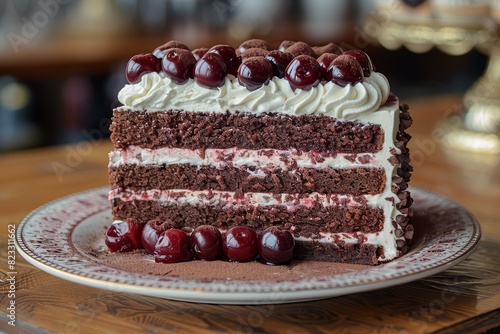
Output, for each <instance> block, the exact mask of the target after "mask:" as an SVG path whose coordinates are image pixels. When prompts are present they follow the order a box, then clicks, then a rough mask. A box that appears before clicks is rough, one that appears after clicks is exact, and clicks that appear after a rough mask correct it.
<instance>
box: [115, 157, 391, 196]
mask: <svg viewBox="0 0 500 334" xmlns="http://www.w3.org/2000/svg"><path fill="white" fill-rule="evenodd" d="M252 174H253V173H252V172H249V171H244V170H241V169H239V168H234V167H226V168H224V169H222V170H220V169H217V168H215V167H209V166H202V167H198V166H192V165H187V164H182V165H163V166H157V165H146V166H139V165H122V166H120V167H113V168H110V169H109V177H110V183H111V185H112V186H113V187H121V188H125V189H130V190H148V189H191V190H207V189H211V190H221V191H234V192H235V191H241V192H267V193H274V194H278V193H292V194H303V193H312V192H317V193H320V194H351V195H354V196H359V195H366V194H371V195H374V194H378V193H380V192H382V190H383V189H384V186H385V171H384V170H383V169H379V168H366V167H357V168H349V169H332V168H325V169H312V168H297V169H296V170H293V171H288V172H286V171H282V170H281V169H276V170H274V171H272V172H268V173H266V174H265V176H263V177H257V176H252Z"/></svg>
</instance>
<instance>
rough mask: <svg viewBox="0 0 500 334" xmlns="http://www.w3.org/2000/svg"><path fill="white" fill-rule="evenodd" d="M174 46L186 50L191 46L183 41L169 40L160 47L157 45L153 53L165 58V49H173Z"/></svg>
mask: <svg viewBox="0 0 500 334" xmlns="http://www.w3.org/2000/svg"><path fill="white" fill-rule="evenodd" d="M172 48H177V49H184V50H188V51H189V48H188V47H187V46H186V45H185V44H184V43H182V42H179V41H168V42H167V43H165V44H162V45H160V46H159V47H157V48H156V49H154V51H153V55H154V56H155V57H157V58H160V59H161V58H163V56H165V51H166V50H168V49H172Z"/></svg>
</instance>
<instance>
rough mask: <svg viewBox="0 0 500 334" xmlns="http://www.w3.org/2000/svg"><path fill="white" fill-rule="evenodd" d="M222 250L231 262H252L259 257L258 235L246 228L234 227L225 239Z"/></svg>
mask: <svg viewBox="0 0 500 334" xmlns="http://www.w3.org/2000/svg"><path fill="white" fill-rule="evenodd" d="M222 250H223V252H224V254H225V255H226V256H227V258H228V259H229V260H231V261H236V262H246V261H251V260H253V259H254V258H255V256H256V255H257V234H256V233H255V231H254V230H252V229H251V228H249V227H246V226H235V227H232V228H230V229H229V230H228V231H227V233H226V235H225V237H224V239H223V243H222Z"/></svg>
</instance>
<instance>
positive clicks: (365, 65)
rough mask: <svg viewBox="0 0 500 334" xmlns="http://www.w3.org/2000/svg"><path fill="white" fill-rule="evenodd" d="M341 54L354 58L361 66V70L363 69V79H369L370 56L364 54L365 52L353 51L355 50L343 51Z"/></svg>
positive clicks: (370, 68) (371, 66) (370, 72)
mask: <svg viewBox="0 0 500 334" xmlns="http://www.w3.org/2000/svg"><path fill="white" fill-rule="evenodd" d="M343 54H344V55H349V56H353V57H354V58H356V60H357V61H358V63H359V64H360V65H361V68H362V69H363V75H364V76H365V77H369V76H370V75H371V74H372V71H373V64H372V60H371V59H370V56H368V55H367V54H366V52H364V51H362V50H358V49H355V50H348V51H345V52H344V53H343Z"/></svg>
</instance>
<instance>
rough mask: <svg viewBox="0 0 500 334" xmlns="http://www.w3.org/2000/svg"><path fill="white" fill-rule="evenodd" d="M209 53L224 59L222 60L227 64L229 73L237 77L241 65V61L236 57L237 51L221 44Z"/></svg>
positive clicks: (212, 48)
mask: <svg viewBox="0 0 500 334" xmlns="http://www.w3.org/2000/svg"><path fill="white" fill-rule="evenodd" d="M207 53H216V54H218V55H219V56H221V57H222V60H223V61H224V63H225V64H226V67H227V73H228V74H232V75H234V76H236V72H237V71H238V67H239V66H240V64H241V59H240V58H239V57H237V56H236V51H235V50H234V48H233V47H232V46H229V45H225V44H219V45H215V46H213V47H211V48H210V49H209V50H208V51H207Z"/></svg>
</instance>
